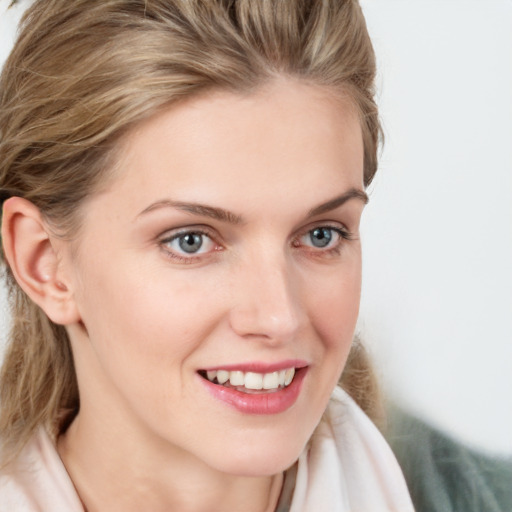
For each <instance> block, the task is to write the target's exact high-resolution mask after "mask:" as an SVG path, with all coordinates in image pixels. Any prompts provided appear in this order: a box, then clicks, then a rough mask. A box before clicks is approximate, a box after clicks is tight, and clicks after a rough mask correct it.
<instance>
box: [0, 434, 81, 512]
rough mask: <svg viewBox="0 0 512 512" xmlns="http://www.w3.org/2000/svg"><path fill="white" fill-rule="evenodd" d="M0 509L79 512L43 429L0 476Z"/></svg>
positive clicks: (79, 508) (74, 493) (57, 458)
mask: <svg viewBox="0 0 512 512" xmlns="http://www.w3.org/2000/svg"><path fill="white" fill-rule="evenodd" d="M0 510H2V511H4V510H6V511H7V510H13V511H14V510H15V511H16V512H46V511H49V510H51V511H52V512H83V507H82V506H81V504H80V500H79V499H78V496H77V495H76V492H75V490H74V487H73V484H72V483H71V480H70V478H69V476H68V474H67V472H66V470H65V468H64V465H63V464H62V462H61V460H60V458H59V455H58V453H57V450H56V449H55V446H54V444H53V443H52V441H51V440H50V438H49V437H48V435H47V434H46V432H45V431H44V430H43V429H40V430H39V431H38V432H37V434H36V435H35V436H34V437H33V438H32V439H31V440H30V442H29V443H28V444H27V445H26V446H25V448H24V449H23V451H22V452H21V454H20V456H19V457H18V459H17V460H16V462H15V463H13V464H12V465H10V466H8V467H7V468H5V469H4V470H3V471H2V472H1V473H0Z"/></svg>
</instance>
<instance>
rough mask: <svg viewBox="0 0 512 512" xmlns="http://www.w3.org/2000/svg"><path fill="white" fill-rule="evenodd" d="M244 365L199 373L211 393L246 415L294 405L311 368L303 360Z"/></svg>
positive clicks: (269, 412) (273, 410) (280, 410)
mask: <svg viewBox="0 0 512 512" xmlns="http://www.w3.org/2000/svg"><path fill="white" fill-rule="evenodd" d="M243 366H246V368H241V367H240V366H238V365H237V366H233V367H231V368H230V367H227V368H222V367H220V368H216V369H213V368H211V369H208V370H206V369H205V370H199V371H198V372H197V374H198V377H199V378H200V381H201V383H202V385H203V386H204V388H205V389H206V391H207V392H208V393H209V394H210V395H211V396H213V397H214V398H215V399H216V400H218V401H220V402H223V403H224V404H226V405H228V406H229V407H232V408H234V409H236V410H238V411H239V412H242V413H244V414H279V413H282V412H284V411H286V410H287V409H289V408H290V407H292V406H293V404H294V403H295V402H296V401H297V399H298V397H299V394H300V392H301V388H302V383H303V381H304V378H305V376H306V374H307V373H308V370H309V365H308V364H307V363H305V362H303V361H293V362H292V361H288V362H287V363H284V362H281V363H277V364H274V365H267V364H257V363H256V364H248V365H243ZM244 370H245V371H244Z"/></svg>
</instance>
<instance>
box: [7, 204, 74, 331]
mask: <svg viewBox="0 0 512 512" xmlns="http://www.w3.org/2000/svg"><path fill="white" fill-rule="evenodd" d="M2 241H3V247H4V253H5V257H6V259H7V262H8V263H9V266H10V268H11V271H12V273H13V275H14V278H15V279H16V281H17V282H18V284H19V285H20V287H21V288H22V289H23V291H24V292H25V293H26V294H27V295H28V296H29V297H30V298H31V299H32V300H33V301H34V302H35V303H36V304H37V305H38V306H39V307H40V308H41V309H42V310H43V311H44V312H45V313H46V315H47V316H48V317H49V318H50V320H52V321H53V322H54V323H56V324H61V325H69V324H72V323H75V322H77V321H79V320H80V317H79V314H78V310H77V308H76V304H75V301H74V298H73V293H72V290H71V287H70V282H67V281H68V280H67V279H66V276H65V273H64V271H63V269H62V261H61V256H62V255H60V254H59V253H58V251H57V250H56V248H57V247H58V246H59V244H58V243H57V242H58V241H57V240H56V239H55V237H54V236H53V235H52V234H51V232H50V230H49V229H48V225H47V223H46V222H45V221H44V219H43V218H42V215H41V212H40V211H39V209H38V208H37V207H36V206H34V205H33V204H32V203H31V202H30V201H27V200H26V199H22V198H20V197H11V198H9V199H8V200H7V201H5V202H4V206H3V217H2ZM61 244H62V242H61Z"/></svg>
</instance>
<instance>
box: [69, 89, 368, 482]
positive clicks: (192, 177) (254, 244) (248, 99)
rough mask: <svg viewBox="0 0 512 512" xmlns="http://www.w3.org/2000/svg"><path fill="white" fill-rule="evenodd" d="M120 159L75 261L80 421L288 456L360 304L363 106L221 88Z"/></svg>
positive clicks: (244, 465)
mask: <svg viewBox="0 0 512 512" xmlns="http://www.w3.org/2000/svg"><path fill="white" fill-rule="evenodd" d="M116 172H117V174H116V176H115V177H114V179H113V180H112V182H111V183H110V184H109V186H108V189H107V190H106V191H103V192H101V193H98V194H97V195H95V196H94V197H92V198H91V199H90V200H89V201H88V202H87V203H86V204H85V205H84V212H85V215H84V221H83V225H82V229H81V231H80V235H79V236H80V238H79V243H78V250H77V251H76V253H75V252H73V253H71V251H70V252H69V255H68V256H69V257H68V260H67V261H68V262H69V263H70V264H69V276H70V282H71V283H72V286H73V291H74V300H75V301H76V305H77V307H78V310H79V313H80V317H81V320H82V321H81V323H80V324H76V325H71V326H68V329H69V333H70V336H71V339H72V345H73V351H74V355H75V359H76V366H77V374H78V379H79V386H80V394H81V411H80V415H79V419H80V418H83V419H86V418H87V417H91V418H94V417H95V418H101V423H102V427H101V428H103V429H110V430H112V429H113V430H114V432H117V433H118V436H119V438H129V439H130V440H131V441H132V443H133V445H135V444H137V443H136V442H135V441H138V440H141V439H142V440H143V442H142V445H143V446H148V447H149V446H153V447H158V450H160V452H161V453H164V454H166V455H171V454H172V455H173V456H174V455H177V454H180V455H181V456H190V457H192V458H194V459H197V460H200V461H201V462H203V463H205V464H207V465H208V466H210V467H213V468H216V469H218V470H221V471H223V472H228V473H237V474H246V475H262V474H273V473H276V472H277V471H281V470H283V469H284V468H286V467H287V466H289V465H290V464H291V463H292V462H293V461H294V460H295V459H296V458H297V456H298V455H299V453H300V452H301V450H302V449H303V447H304V445H305V444H306V442H307V440H308V439H309V437H310V436H311V434H312V432H313V430H314V428H315V426H316V425H317V424H318V422H319V420H320V417H321V415H322V413H323V411H324V409H325V407H326V405H327V402H328V399H329V395H330V393H331V391H332V389H333V388H334V386H335V384H336V382H337V380H338V377H339V375H340V372H341V370H342V368H343V366H344V363H345V361H346V358H347V354H348V351H349V348H350V344H351V340H352V336H353V332H354V327H355V323H356V317H357V314H358V306H359V295H360V280H361V247H360V242H359V231H358V230H359V220H360V216H361V212H362V210H363V206H364V199H365V195H364V192H363V144H362V136H361V130H360V126H359V121H358V118H357V115H356V114H355V113H354V111H353V109H352V108H351V107H350V105H349V103H348V102H346V101H343V100H341V99H334V98H333V97H332V96H330V95H329V94H328V93H327V92H326V91H325V90H323V89H320V88H316V87H313V86H309V85H304V84H300V83H297V82H292V81H284V80H283V81H278V82H275V83H273V84H272V85H268V86H266V87H265V88H262V89H259V90H258V91H257V92H255V93H252V94H248V95H234V94H232V93H228V92H215V93H209V94H208V95H205V96H203V97H201V98H195V99H191V100H188V101H186V102H183V103H181V104H177V105H174V106H173V107H172V108H170V109H169V110H166V111H165V112H161V113H160V114H159V115H157V116H156V117H153V118H152V119H150V120H148V121H147V122H145V123H144V124H142V125H141V126H139V127H138V129H137V130H135V131H134V132H132V133H131V134H130V135H129V137H128V138H127V139H126V141H125V144H124V150H123V154H122V158H121V161H120V162H119V170H118V171H116ZM65 261H66V260H64V262H65ZM293 373H294V376H293V379H292V380H291V382H289V381H290V379H291V378H292V375H293ZM226 379H227V381H226ZM219 381H220V382H219ZM262 387H263V389H262ZM265 388H268V389H265ZM137 445H138V446H140V443H138V444H137Z"/></svg>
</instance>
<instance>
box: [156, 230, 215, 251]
mask: <svg viewBox="0 0 512 512" xmlns="http://www.w3.org/2000/svg"><path fill="white" fill-rule="evenodd" d="M163 243H164V244H165V245H166V246H167V248H168V249H171V250H172V251H174V252H175V253H178V254H180V255H185V254H186V255H196V254H203V253H205V252H209V251H212V250H213V248H214V246H215V244H214V242H213V240H212V239H211V238H210V237H209V236H208V235H206V234H205V233H200V232H197V231H187V232H184V233H179V234H177V235H175V236H173V237H171V238H168V239H166V240H164V241H163Z"/></svg>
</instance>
